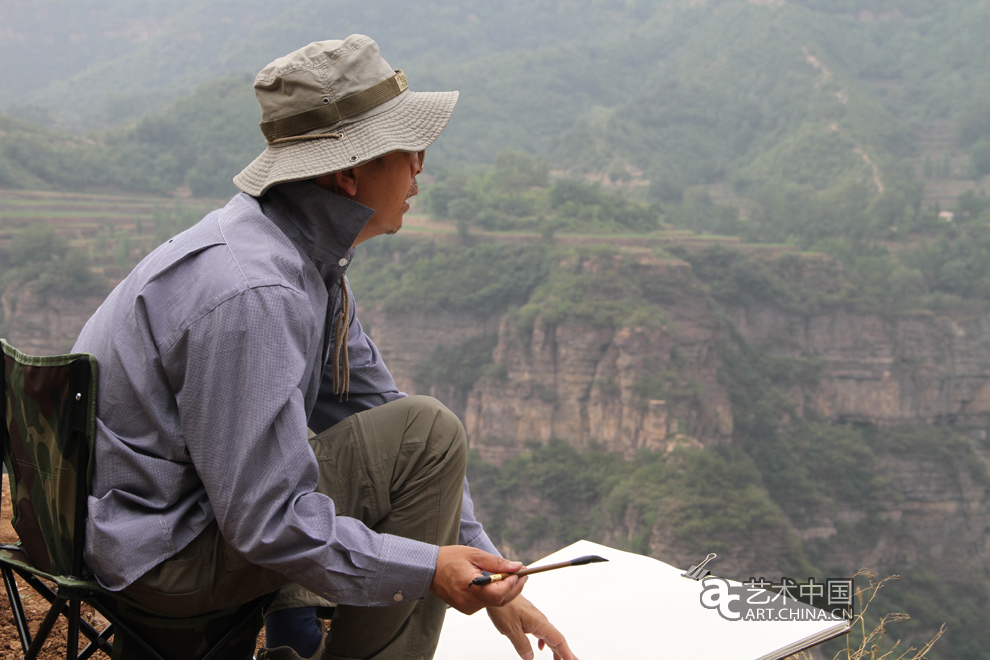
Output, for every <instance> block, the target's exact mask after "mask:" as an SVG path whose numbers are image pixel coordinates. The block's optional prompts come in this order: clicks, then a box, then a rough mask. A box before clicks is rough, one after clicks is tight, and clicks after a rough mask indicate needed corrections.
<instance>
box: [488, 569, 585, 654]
mask: <svg viewBox="0 0 990 660" xmlns="http://www.w3.org/2000/svg"><path fill="white" fill-rule="evenodd" d="M524 579H525V578H524ZM488 616H489V617H490V618H491V620H492V623H494V624H495V627H496V628H498V631H499V632H500V633H502V634H503V635H505V636H506V637H508V638H509V641H511V642H512V645H513V646H514V647H516V653H518V654H519V657H520V658H522V659H523V660H532V659H533V645H532V644H530V642H529V638H528V637H526V635H527V634H530V635H533V636H534V637H536V638H537V639H539V640H540V641H539V647H540V650H541V651H542V650H543V647H544V646H549V647H550V650H551V651H553V660H577V656H575V655H574V654H573V653H572V652H571V649H570V647H568V646H567V640H565V639H564V636H563V635H561V634H560V631H559V630H557V629H556V628H554V626H553V624H552V623H550V621H548V620H547V618H546V617H545V616H544V615H543V612H541V611H539V610H538V609H536V607H534V606H533V604H532V603H531V602H529V601H528V600H526V599H525V598H524V597H522V596H519V597H518V598H516V599H515V600H513V601H512V602H511V603H508V604H506V605H504V606H502V607H489V608H488Z"/></svg>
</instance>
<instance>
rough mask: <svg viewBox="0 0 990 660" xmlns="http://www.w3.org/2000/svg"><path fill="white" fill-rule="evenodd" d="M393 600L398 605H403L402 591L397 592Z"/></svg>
mask: <svg viewBox="0 0 990 660" xmlns="http://www.w3.org/2000/svg"><path fill="white" fill-rule="evenodd" d="M392 600H394V601H395V602H397V603H401V602H402V592H401V591H396V592H395V595H394V596H392Z"/></svg>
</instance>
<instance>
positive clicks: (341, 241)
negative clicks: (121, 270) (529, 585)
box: [74, 182, 495, 605]
mask: <svg viewBox="0 0 990 660" xmlns="http://www.w3.org/2000/svg"><path fill="white" fill-rule="evenodd" d="M371 214H372V211H371V209H369V208H367V207H365V206H363V205H361V204H358V203H356V202H352V201H350V200H347V199H345V198H343V197H339V196H337V195H334V194H332V193H330V192H328V191H326V190H324V189H322V188H320V187H318V186H316V185H314V184H312V183H311V182H296V183H288V184H282V185H279V186H276V187H275V188H273V189H272V190H270V191H269V192H268V193H267V194H266V195H265V196H264V197H263V198H261V199H260V200H259V199H256V198H253V197H250V196H248V195H245V194H239V195H237V196H236V197H234V198H233V199H232V200H231V201H230V202H229V203H228V204H227V206H225V207H224V208H223V209H220V210H217V211H214V212H213V213H210V214H209V215H208V216H206V217H205V218H204V219H203V220H201V221H200V222H199V223H198V224H197V225H195V226H194V227H192V228H191V229H189V230H188V231H185V232H183V233H181V234H179V235H178V236H176V237H174V238H173V239H171V240H170V241H168V242H167V243H165V244H164V245H162V246H160V247H159V248H157V249H156V250H155V251H154V252H152V253H151V254H149V255H148V256H147V257H146V258H145V259H144V260H143V261H142V262H141V263H140V264H138V266H137V267H135V269H134V270H133V271H132V272H131V274H130V275H128V277H127V278H126V279H125V280H124V281H123V282H121V284H120V285H119V286H118V287H117V288H116V289H114V291H113V292H112V293H111V294H110V296H109V297H108V298H107V299H106V301H105V302H104V303H103V305H102V306H101V307H100V308H99V309H98V310H97V312H96V313H95V314H94V315H93V318H91V319H90V320H89V322H88V323H87V324H86V327H85V328H83V331H82V333H81V334H80V336H79V340H78V341H77V342H76V345H75V348H74V350H76V351H85V352H89V353H93V354H94V355H95V356H96V358H97V360H98V362H99V372H100V377H99V384H100V385H99V410H98V420H97V438H96V460H95V472H94V475H93V485H92V492H91V496H90V498H89V519H88V524H87V529H86V534H87V535H86V562H87V564H88V565H89V566H90V567H91V568H92V569H93V571H94V572H95V573H96V575H97V577H98V578H99V580H100V582H101V583H102V584H103V585H104V586H106V587H107V588H109V589H113V590H119V589H123V588H124V587H126V586H127V585H129V584H131V583H132V582H133V581H134V580H136V579H137V578H138V577H140V576H141V575H143V574H144V573H145V572H146V571H148V570H149V569H151V568H152V567H154V566H156V565H157V564H159V563H161V562H162V561H164V560H165V559H167V558H169V557H171V556H172V555H174V554H175V553H176V552H178V551H179V550H181V549H182V548H183V547H185V546H186V545H187V544H188V543H189V542H190V541H192V540H193V539H194V538H195V537H196V536H197V535H198V534H199V533H200V532H201V531H202V530H203V529H204V528H205V527H206V526H207V525H208V524H209V523H210V522H211V521H212V520H214V519H216V520H217V522H218V524H219V526H220V530H221V532H222V533H223V536H224V538H225V539H226V540H227V542H228V543H230V544H231V545H232V546H233V547H234V548H236V549H237V550H238V551H239V552H241V553H242V554H243V555H244V556H245V557H246V558H247V559H248V560H249V561H251V562H252V563H255V564H258V565H262V566H266V567H269V568H271V569H273V570H276V571H279V572H281V573H283V574H284V575H286V576H287V577H289V578H290V579H292V580H293V581H295V582H298V583H300V584H302V585H303V586H305V587H306V588H308V589H310V590H311V591H313V592H315V593H318V594H320V595H322V596H324V597H325V598H327V599H329V600H331V601H334V602H338V603H346V604H353V605H390V604H393V603H394V601H393V600H392V596H393V594H394V593H395V592H397V591H400V590H401V591H402V593H403V594H404V595H405V596H406V597H407V598H408V597H414V598H418V597H422V596H424V595H425V594H426V593H427V591H428V589H429V585H430V583H431V581H432V579H433V573H434V570H435V568H436V558H437V552H438V550H437V548H436V546H432V545H428V544H425V543H421V542H418V541H413V540H411V539H406V538H401V537H396V536H392V535H388V534H376V533H374V532H372V531H371V530H369V529H368V528H367V527H365V526H364V525H363V524H362V523H360V522H359V521H357V520H355V519H353V518H348V517H337V516H336V515H335V510H334V503H333V501H332V500H330V498H328V497H326V496H325V495H321V494H319V493H315V492H313V489H314V488H315V486H316V482H317V463H316V460H315V458H314V456H313V452H312V450H311V449H310V447H309V443H308V442H307V427H308V428H311V429H312V430H314V431H315V432H317V433H319V432H321V431H323V430H325V429H327V428H329V427H330V426H332V425H333V424H335V423H337V422H338V421H340V420H342V419H344V418H345V417H347V416H348V415H350V414H353V413H355V412H358V411H361V410H366V409H368V408H371V407H374V406H377V405H380V404H382V403H385V402H387V401H391V400H393V399H396V398H398V397H402V396H405V395H404V394H403V393H401V392H399V391H398V390H397V388H396V386H395V382H394V381H393V379H392V376H391V375H390V374H389V373H388V370H387V369H386V368H385V365H384V364H383V363H382V361H381V356H380V355H379V353H378V350H377V348H376V347H375V345H374V343H372V341H371V339H370V338H369V337H368V336H367V335H365V334H364V332H363V331H362V328H361V324H360V322H359V321H358V319H357V315H356V314H355V313H354V311H353V310H354V306H353V305H351V310H352V311H351V316H350V329H349V338H348V345H347V351H348V359H349V366H350V393H349V397H348V398H346V400H344V401H341V400H340V397H339V396H335V395H333V394H332V386H331V375H330V372H331V369H330V367H329V364H328V357H329V347H331V346H332V345H333V338H332V337H330V336H328V334H329V333H330V332H332V326H333V324H331V323H329V322H328V320H329V319H336V317H337V315H338V314H339V312H340V291H339V281H340V279H341V276H342V275H343V274H344V272H345V271H346V269H347V266H348V265H349V264H350V261H351V259H352V257H353V254H354V251H353V249H351V247H350V246H351V245H352V244H353V242H354V239H355V238H356V237H357V235H358V233H359V232H360V230H361V228H362V227H363V226H364V225H365V223H367V221H368V219H369V218H370V217H371ZM460 542H461V543H463V544H466V545H473V546H476V547H480V548H482V549H485V550H487V551H489V552H495V548H494V546H493V545H492V543H491V541H490V540H489V539H488V537H487V536H486V535H485V533H484V531H483V530H482V528H481V525H480V524H479V523H478V522H477V521H476V520H475V518H474V513H473V506H472V503H471V499H470V495H469V493H468V489H467V483H466V482H465V485H464V507H463V514H462V521H461V532H460Z"/></svg>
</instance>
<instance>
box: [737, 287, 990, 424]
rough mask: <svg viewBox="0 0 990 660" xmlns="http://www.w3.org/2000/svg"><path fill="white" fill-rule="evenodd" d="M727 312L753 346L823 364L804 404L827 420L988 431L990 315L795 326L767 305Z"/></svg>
mask: <svg viewBox="0 0 990 660" xmlns="http://www.w3.org/2000/svg"><path fill="white" fill-rule="evenodd" d="M727 311H728V313H729V317H730V319H731V321H732V323H733V324H734V326H735V328H736V329H737V330H738V331H739V332H740V334H741V335H742V336H743V337H744V338H745V340H746V341H747V342H748V343H750V344H751V345H754V346H758V347H762V348H766V349H768V350H771V351H773V352H775V353H779V354H782V355H787V356H791V357H803V358H808V357H811V358H816V359H818V360H821V362H822V363H823V365H824V369H823V371H822V379H821V383H820V385H819V386H818V387H817V388H815V389H813V390H809V391H806V392H800V393H799V396H800V398H799V402H803V403H805V404H810V405H812V406H813V407H814V408H816V409H817V410H819V411H820V412H821V413H822V414H824V415H825V416H826V417H828V418H829V419H832V420H837V421H848V422H857V423H858V422H862V423H869V424H877V425H892V424H903V423H922V424H933V423H951V424H955V425H959V426H963V427H981V428H986V427H987V426H990V315H986V314H981V315H975V316H966V317H963V316H960V317H957V318H953V316H951V315H944V316H941V315H938V316H937V315H935V314H932V313H929V312H924V313H921V312H919V313H916V314H911V315H904V316H899V317H896V318H884V317H881V316H879V315H875V314H853V313H850V312H847V311H835V312H833V313H830V314H822V315H818V316H814V317H811V318H797V317H795V316H793V315H789V314H786V313H783V312H782V311H781V310H779V309H776V308H774V307H771V306H766V305H762V306H752V307H747V308H741V307H740V308H728V310H727Z"/></svg>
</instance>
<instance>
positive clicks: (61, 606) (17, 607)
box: [0, 339, 275, 660]
mask: <svg viewBox="0 0 990 660" xmlns="http://www.w3.org/2000/svg"><path fill="white" fill-rule="evenodd" d="M0 346H2V357H3V359H5V360H6V359H7V358H12V359H14V360H15V361H16V362H18V363H19V364H21V365H23V366H28V367H45V366H69V367H70V369H71V373H70V391H71V392H75V395H74V397H71V399H73V400H70V402H69V404H68V407H70V408H71V410H70V413H69V414H70V415H71V419H72V421H71V429H70V433H71V434H72V435H73V438H72V446H74V447H76V448H77V452H78V455H77V456H76V459H77V463H76V465H77V474H78V478H77V480H76V493H75V503H76V507H75V519H74V520H73V522H72V525H73V527H72V549H71V571H70V573H69V574H68V575H61V574H57V572H56V571H54V570H53V571H52V572H46V571H44V570H41V569H40V568H39V567H38V566H37V565H36V564H35V563H34V562H32V561H31V559H30V558H29V556H28V555H27V553H26V552H25V551H24V548H23V547H22V545H21V543H17V544H7V543H4V544H0V573H2V575H3V582H4V586H5V588H6V592H7V598H8V601H9V603H10V606H11V611H12V613H13V617H14V623H15V626H16V628H17V633H18V637H19V638H20V642H21V647H22V649H23V650H24V658H25V660H34V659H35V658H37V657H38V653H39V652H40V651H41V649H42V648H43V646H44V644H45V642H46V641H47V640H48V637H49V635H50V634H51V631H52V628H53V626H54V625H55V622H56V621H57V620H58V618H59V616H65V617H66V620H67V623H68V630H67V635H66V659H67V660H73V659H75V660H85V659H86V658H89V657H91V656H92V655H93V654H94V653H96V652H97V651H102V652H104V653H106V654H107V655H108V656H109V655H110V654H111V653H112V650H113V644H112V642H111V641H110V638H111V637H112V636H113V635H114V634H115V633H116V634H123V635H126V636H127V638H128V643H129V644H130V643H134V644H136V645H137V647H138V648H139V650H140V652H141V653H142V654H144V655H145V656H147V657H149V658H152V659H153V660H165V658H163V656H162V655H161V654H159V653H158V652H157V651H155V649H153V648H152V647H151V646H150V645H149V644H148V642H146V641H145V640H144V639H142V638H141V636H140V635H139V634H137V633H136V631H135V630H134V629H133V628H132V627H131V626H130V625H129V624H128V623H127V622H126V621H124V620H123V619H122V618H121V617H120V616H119V615H118V614H117V613H116V612H114V610H113V608H112V607H111V603H113V602H114V601H120V597H119V596H118V595H117V594H115V593H114V592H111V591H108V590H106V589H104V588H102V587H101V586H100V585H99V584H98V583H97V582H96V581H95V579H94V578H93V576H92V574H91V573H90V572H89V571H88V569H87V568H86V565H85V563H84V561H83V551H84V547H85V538H84V535H85V525H86V516H87V509H86V505H87V498H88V496H89V482H90V476H91V474H92V472H91V458H92V442H93V438H94V437H95V410H96V377H97V364H96V359H95V358H94V357H93V356H92V355H89V354H87V353H74V354H67V355H59V356H50V357H36V356H30V355H26V354H24V353H21V352H20V351H18V350H17V349H16V348H14V347H13V346H11V345H10V344H9V343H8V342H7V341H6V340H4V339H0ZM0 380H2V382H3V387H2V390H0V393H2V395H3V397H2V399H0V412H2V419H3V426H2V431H0V455H2V458H3V461H4V463H5V464H8V461H10V457H11V451H12V449H11V437H10V428H9V426H8V424H10V423H12V420H8V419H7V406H8V398H7V376H6V367H4V370H3V378H2V379H0ZM7 476H8V478H9V479H10V480H11V488H13V479H14V474H13V470H12V469H8V475H7ZM12 504H13V506H15V507H16V506H17V505H16V504H14V503H13V502H12ZM0 514H2V511H0ZM15 575H16V576H18V577H20V578H21V579H22V580H23V581H24V582H25V583H27V584H28V586H30V587H31V588H32V589H33V590H34V591H35V592H37V593H38V594H39V595H40V596H42V597H43V598H44V599H45V600H47V601H48V603H49V604H50V607H49V610H48V613H47V615H46V616H45V619H44V620H43V621H42V623H41V625H40V627H39V629H38V632H37V634H36V635H34V636H33V638H32V635H31V633H30V630H29V628H28V618H27V613H26V612H25V610H24V606H23V603H22V602H21V597H20V593H19V590H18V586H17V583H16V580H15ZM46 581H48V582H52V583H54V588H52V587H50V586H49V585H48V584H46ZM274 596H275V594H269V595H266V596H263V597H261V598H258V599H255V600H254V601H251V602H249V603H245V604H244V605H242V606H241V607H240V608H239V609H238V610H237V612H236V620H237V621H238V623H236V624H235V625H233V626H231V627H230V628H229V629H228V630H227V631H226V633H225V634H224V635H223V637H222V638H221V639H220V640H218V641H217V642H216V643H214V644H213V645H212V646H211V648H210V649H209V650H208V651H207V652H206V653H205V654H204V655H203V656H201V657H200V658H199V659H198V660H210V659H211V658H213V657H215V656H216V655H217V654H218V653H219V652H220V651H221V650H222V649H223V648H224V646H225V645H226V644H227V642H228V641H229V640H230V639H231V638H232V637H233V636H234V635H236V634H238V633H239V632H240V631H241V630H242V629H243V628H244V626H245V625H247V623H248V622H249V621H250V620H251V615H253V614H255V613H256V612H257V611H259V610H263V609H264V608H265V607H267V606H268V605H269V604H270V603H271V601H272V599H273V598H274ZM83 603H86V604H88V605H89V606H91V607H92V608H93V609H94V610H96V611H97V612H98V613H99V614H100V615H102V616H103V617H104V618H105V619H106V620H107V621H109V622H110V623H109V625H108V626H106V627H105V628H104V629H103V630H97V629H96V628H94V627H93V626H92V625H90V624H89V623H88V622H87V621H85V620H84V619H82V617H81V605H82V604H83ZM80 633H82V634H83V635H84V636H85V637H86V638H87V639H88V640H89V644H88V645H87V646H86V647H85V648H84V649H83V650H82V651H79V650H78V649H79V634H80Z"/></svg>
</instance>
